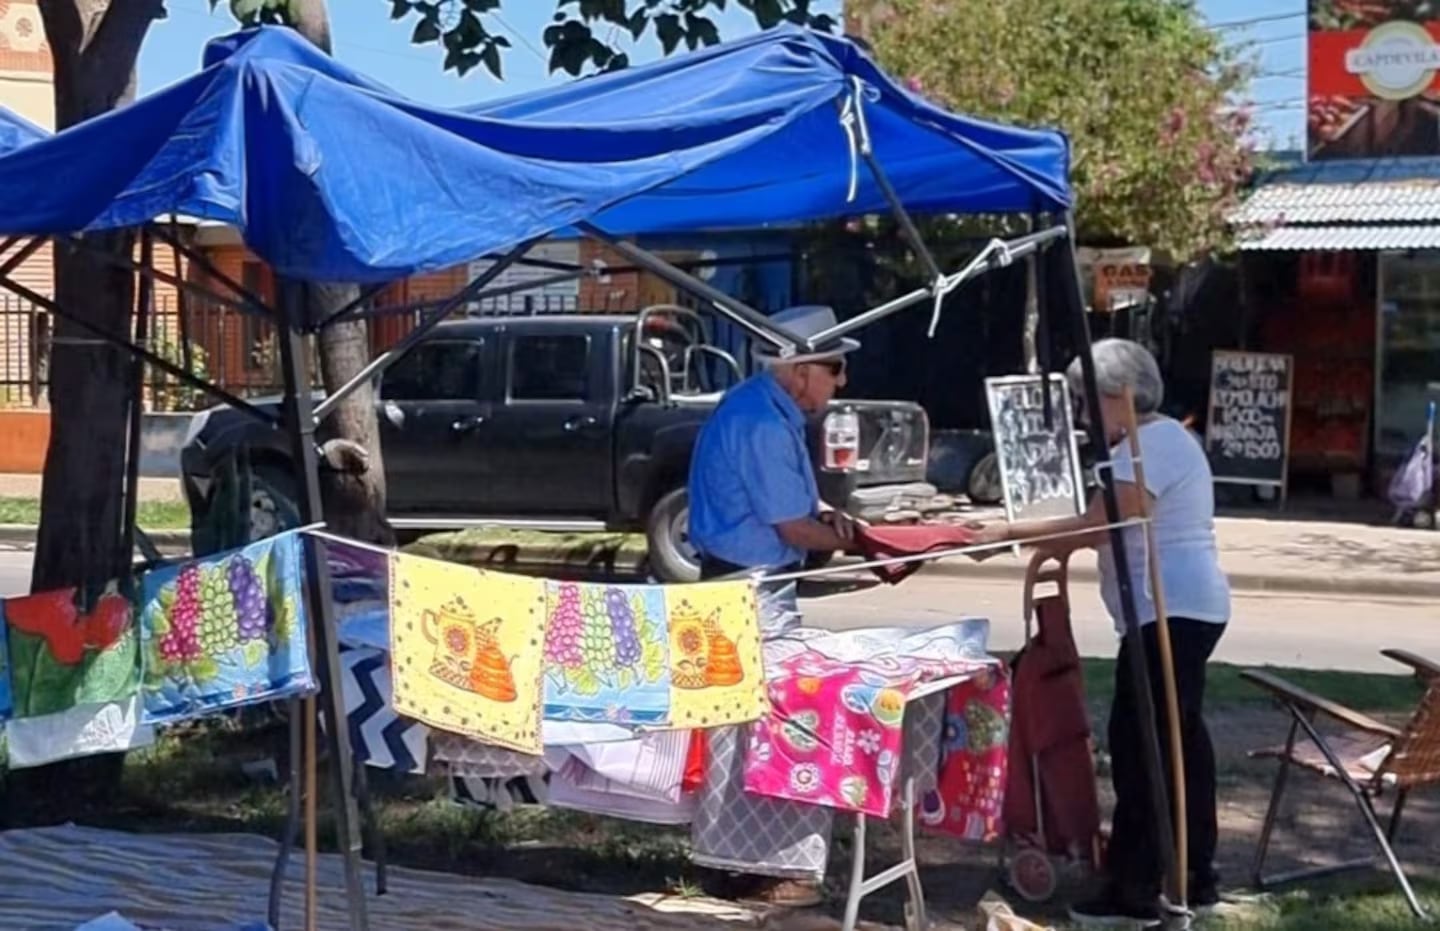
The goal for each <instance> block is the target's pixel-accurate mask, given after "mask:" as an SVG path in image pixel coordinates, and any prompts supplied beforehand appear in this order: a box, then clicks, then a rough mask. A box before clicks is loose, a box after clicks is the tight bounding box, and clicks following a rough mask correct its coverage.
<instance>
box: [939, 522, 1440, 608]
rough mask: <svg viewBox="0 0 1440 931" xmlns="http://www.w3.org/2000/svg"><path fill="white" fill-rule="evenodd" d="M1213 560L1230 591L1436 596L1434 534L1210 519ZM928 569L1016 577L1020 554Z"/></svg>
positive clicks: (1075, 569) (1077, 559)
mask: <svg viewBox="0 0 1440 931" xmlns="http://www.w3.org/2000/svg"><path fill="white" fill-rule="evenodd" d="M1215 529H1216V536H1217V537H1218V539H1219V543H1220V564H1221V566H1222V567H1223V568H1224V569H1225V572H1226V574H1228V575H1229V577H1230V584H1231V586H1232V587H1233V588H1234V589H1235V590H1236V591H1247V592H1257V591H1258V592H1267V591H1269V592H1287V593H1292V594H1315V595H1361V596H1366V597H1376V598H1385V597H1394V598H1440V533H1437V532H1434V531H1424V530H1403V529H1400V528H1398V527H1371V526H1366V525H1363V524H1348V523H1329V522H1317V521H1306V520H1283V519H1276V518H1258V517H1246V518H1235V517H1231V518H1221V519H1219V520H1217V521H1216V525H1215ZM929 571H931V572H937V573H943V574H945V575H951V576H954V577H957V578H959V577H962V576H970V577H977V576H978V577H988V578H996V577H1000V578H1017V579H1018V578H1020V577H1021V576H1022V575H1023V573H1024V571H1025V562H1024V560H1017V559H1015V558H1013V557H1010V556H997V557H996V558H994V559H992V560H990V561H988V562H985V563H980V564H978V565H977V564H974V563H968V562H964V561H961V560H947V561H945V562H942V563H939V564H937V565H935V566H934V567H933V568H932V569H931V570H929ZM1070 572H1071V575H1072V577H1074V578H1077V579H1094V578H1095V576H1096V567H1095V554H1094V553H1093V552H1084V553H1076V554H1075V556H1074V558H1073V559H1072V560H1071V564H1070Z"/></svg>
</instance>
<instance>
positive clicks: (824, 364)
mask: <svg viewBox="0 0 1440 931" xmlns="http://www.w3.org/2000/svg"><path fill="white" fill-rule="evenodd" d="M810 364H811V365H813V366H816V367H817V368H822V369H825V370H826V371H827V372H829V373H830V376H831V377H832V378H839V377H840V376H841V375H844V374H845V360H844V359H825V360H823V361H821V362H811V363H810Z"/></svg>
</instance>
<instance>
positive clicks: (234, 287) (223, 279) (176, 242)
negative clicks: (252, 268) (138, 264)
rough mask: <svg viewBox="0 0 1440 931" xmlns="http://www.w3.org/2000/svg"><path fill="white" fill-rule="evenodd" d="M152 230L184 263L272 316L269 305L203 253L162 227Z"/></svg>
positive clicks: (246, 302) (252, 306) (243, 300)
mask: <svg viewBox="0 0 1440 931" xmlns="http://www.w3.org/2000/svg"><path fill="white" fill-rule="evenodd" d="M153 229H154V231H155V235H156V236H157V237H159V239H160V241H161V242H163V243H165V244H166V245H168V246H169V247H170V248H172V249H174V250H175V251H176V252H178V253H180V254H181V255H183V256H185V260H186V261H188V262H190V263H192V264H194V265H196V266H198V267H199V268H200V270H201V271H203V272H204V273H205V274H206V275H208V276H209V277H211V278H214V279H215V280H216V281H218V282H220V283H221V284H223V285H224V286H225V287H227V288H229V289H230V290H231V291H234V292H235V293H236V294H237V295H239V297H240V300H241V302H242V303H244V304H248V305H250V307H251V308H252V309H254V310H257V311H259V312H260V313H262V314H264V315H265V316H267V317H269V316H273V315H274V310H273V309H272V308H271V307H270V305H269V304H267V303H265V301H264V299H263V298H261V297H260V296H259V295H257V294H255V293H254V292H252V291H251V290H250V289H249V288H247V287H245V286H244V285H242V284H240V282H238V281H236V280H235V279H234V278H231V277H230V276H229V275H227V274H225V273H224V272H222V271H221V270H220V268H219V267H218V266H217V265H216V264H215V263H214V262H212V261H210V259H209V257H208V256H206V255H205V254H204V253H203V252H198V251H196V250H194V249H191V248H190V247H188V246H186V245H185V244H184V243H182V242H181V241H180V237H179V236H171V235H170V234H169V233H168V232H167V231H166V230H165V229H164V228H163V227H153ZM222 300H225V301H226V303H231V304H233V303H235V302H234V301H231V300H228V299H224V298H222Z"/></svg>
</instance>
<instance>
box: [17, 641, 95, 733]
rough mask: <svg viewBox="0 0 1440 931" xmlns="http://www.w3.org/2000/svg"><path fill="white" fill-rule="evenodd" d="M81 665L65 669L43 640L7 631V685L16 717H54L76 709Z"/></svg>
mask: <svg viewBox="0 0 1440 931" xmlns="http://www.w3.org/2000/svg"><path fill="white" fill-rule="evenodd" d="M82 671H83V663H82V664H81V665H79V666H65V665H62V664H61V663H60V662H59V661H58V660H56V659H55V654H53V653H51V652H50V647H49V645H48V644H47V643H46V642H45V638H44V637H41V636H38V635H36V634H27V633H25V632H23V631H19V630H15V629H14V628H11V630H10V685H11V689H12V690H13V698H14V705H15V714H16V716H17V717H34V716H36V715H42V714H54V713H55V712H57V711H64V710H66V709H68V708H73V707H74V706H75V690H76V688H77V687H78V686H79V683H80V675H81V673H82Z"/></svg>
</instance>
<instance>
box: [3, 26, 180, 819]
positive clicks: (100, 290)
mask: <svg viewBox="0 0 1440 931" xmlns="http://www.w3.org/2000/svg"><path fill="white" fill-rule="evenodd" d="M39 6H40V15H41V18H42V19H43V21H44V24H45V34H46V38H47V40H48V41H49V43H50V48H51V54H52V56H53V58H54V63H55V120H56V125H57V128H59V129H64V128H65V127H67V126H72V125H74V124H75V123H79V122H81V121H82V120H86V119H89V118H91V117H94V116H98V115H100V114H102V113H106V112H109V111H110V110H114V109H115V108H117V107H119V106H121V105H123V104H125V103H127V102H128V101H129V100H130V99H132V97H133V96H134V92H135V60H136V57H137V56H138V55H139V52H140V43H141V41H142V40H143V39H144V37H145V32H146V30H147V29H149V26H150V23H151V21H152V20H154V19H155V18H157V16H160V15H163V9H162V7H161V5H160V4H159V2H157V0H125V2H118V0H117V2H115V3H113V4H112V3H111V2H110V0H40V3H39ZM84 241H85V243H86V244H87V245H88V246H90V247H92V248H95V249H98V250H103V251H104V252H107V253H110V254H112V255H117V256H120V257H122V258H125V259H128V258H129V257H130V255H131V250H132V248H133V246H134V241H135V237H134V234H133V232H132V231H129V230H121V231H115V232H106V233H96V234H91V235H87V236H86V237H85V238H84ZM134 294H135V276H134V275H132V274H130V273H128V272H124V271H118V270H116V269H114V268H113V267H111V266H107V265H105V264H103V263H102V262H99V261H97V260H96V259H95V258H94V257H92V256H90V255H87V254H85V253H83V252H79V251H76V250H73V249H67V248H64V247H63V246H57V248H56V249H55V300H56V302H57V303H58V304H59V305H60V306H61V307H63V308H64V309H65V310H66V311H68V312H69V313H72V314H75V315H77V316H79V317H81V318H83V319H84V320H85V321H86V322H88V323H90V324H92V325H93V326H96V327H99V328H100V329H101V330H103V331H104V332H107V333H112V334H114V335H116V336H119V337H128V336H129V335H130V319H131V318H130V311H131V306H132V303H133V301H134ZM53 332H54V343H53V349H52V350H51V356H50V365H49V370H50V392H49V394H50V445H49V449H48V450H47V452H46V456H45V473H44V480H43V485H42V490H41V495H40V527H39V532H38V536H37V539H36V542H35V565H34V570H33V574H32V577H31V586H32V590H33V591H45V590H47V589H54V588H59V587H66V586H72V585H74V586H79V587H81V588H82V589H84V590H85V592H86V599H87V600H88V599H89V597H92V596H94V595H95V594H96V593H97V592H98V590H99V589H100V588H101V587H103V586H104V584H105V583H106V582H107V581H109V580H110V579H113V578H115V577H117V576H118V575H120V574H121V573H123V572H125V571H127V570H128V568H129V565H130V559H129V554H128V553H125V552H122V528H121V522H122V520H123V508H122V499H123V494H124V487H125V452H126V443H125V437H126V432H127V426H128V418H127V408H128V406H129V404H130V402H131V395H132V393H133V374H134V363H133V360H132V359H130V357H129V356H128V355H127V354H126V353H125V352H124V351H123V350H121V349H118V348H116V347H114V346H111V345H107V344H105V343H102V342H100V341H98V340H96V339H95V338H94V337H93V335H92V334H90V333H87V332H85V331H84V330H81V329H80V328H79V327H77V326H76V325H75V324H73V323H71V322H69V321H67V320H65V319H63V318H57V319H56V320H55V323H54V330H53ZM123 759H124V757H123V756H120V755H109V756H103V757H96V758H92V759H89V760H82V761H76V762H72V763H65V764H57V765H54V766H47V767H41V768H39V769H33V770H26V771H22V772H21V773H16V774H12V776H11V780H10V799H9V800H8V805H7V807H8V809H9V814H10V815H11V816H12V818H15V817H19V818H23V819H25V820H28V821H30V822H32V823H36V822H46V821H54V820H66V819H69V818H72V817H74V816H75V815H76V814H77V813H80V812H83V811H84V810H85V809H86V808H87V807H88V805H89V803H91V802H96V803H100V802H102V801H103V799H101V798H99V797H98V793H100V792H103V791H104V790H105V789H106V788H107V787H109V786H112V785H113V784H114V782H115V780H117V779H118V777H119V764H120V762H121V761H123Z"/></svg>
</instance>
